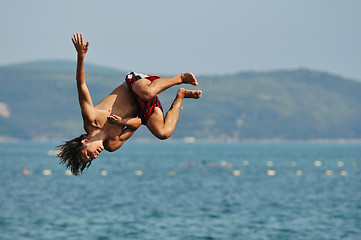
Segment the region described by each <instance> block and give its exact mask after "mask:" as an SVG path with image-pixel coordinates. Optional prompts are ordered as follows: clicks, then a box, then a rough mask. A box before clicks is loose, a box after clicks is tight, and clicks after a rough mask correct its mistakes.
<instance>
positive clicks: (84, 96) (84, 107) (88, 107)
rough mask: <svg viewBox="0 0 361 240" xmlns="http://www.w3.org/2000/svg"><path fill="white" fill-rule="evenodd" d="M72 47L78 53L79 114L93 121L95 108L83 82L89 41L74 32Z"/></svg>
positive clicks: (84, 118) (85, 119) (86, 119)
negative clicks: (85, 41)
mask: <svg viewBox="0 0 361 240" xmlns="http://www.w3.org/2000/svg"><path fill="white" fill-rule="evenodd" d="M72 41H73V44H74V47H75V49H76V51H77V53H78V61H77V68H76V83H77V84H76V86H77V89H78V98H79V104H80V108H81V114H82V116H83V120H84V121H90V122H92V121H94V119H95V109H94V106H93V102H92V100H91V97H90V93H89V89H88V87H87V85H86V83H85V71H84V58H85V54H86V53H87V51H88V47H89V42H87V43H86V44H85V43H84V40H83V34H80V35H79V33H76V34H74V35H73V38H72Z"/></svg>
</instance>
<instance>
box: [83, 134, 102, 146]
mask: <svg viewBox="0 0 361 240" xmlns="http://www.w3.org/2000/svg"><path fill="white" fill-rule="evenodd" d="M87 139H88V140H89V141H90V142H97V141H100V142H101V144H102V147H104V146H103V142H104V140H105V139H106V134H104V133H103V131H98V132H92V133H91V134H89V135H88V137H87Z"/></svg>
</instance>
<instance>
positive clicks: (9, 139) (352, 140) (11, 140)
mask: <svg viewBox="0 0 361 240" xmlns="http://www.w3.org/2000/svg"><path fill="white" fill-rule="evenodd" d="M63 141H64V139H44V138H40V139H17V138H12V137H4V136H0V143H16V142H19V143H21V142H39V143H44V142H54V143H56V142H63ZM158 141H159V140H158V139H155V138H138V139H131V140H130V141H129V142H133V143H156V142H158ZM162 143H189V144H192V143H222V144H223V143H225V144H227V143H265V144H267V143H270V144H272V143H280V144H282V143H316V144H361V138H314V139H277V138H270V139H266V138H265V139H240V140H219V139H194V140H193V141H191V142H189V141H188V140H187V138H174V139H169V140H167V141H162Z"/></svg>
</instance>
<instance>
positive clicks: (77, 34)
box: [76, 32, 80, 43]
mask: <svg viewBox="0 0 361 240" xmlns="http://www.w3.org/2000/svg"><path fill="white" fill-rule="evenodd" d="M79 41H80V36H79V33H78V32H77V33H76V42H77V43H79Z"/></svg>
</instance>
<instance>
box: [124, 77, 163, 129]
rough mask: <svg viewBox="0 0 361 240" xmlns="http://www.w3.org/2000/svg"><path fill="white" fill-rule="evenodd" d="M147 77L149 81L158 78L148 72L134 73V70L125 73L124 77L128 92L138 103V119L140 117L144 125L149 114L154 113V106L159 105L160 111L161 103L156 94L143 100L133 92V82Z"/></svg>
mask: <svg viewBox="0 0 361 240" xmlns="http://www.w3.org/2000/svg"><path fill="white" fill-rule="evenodd" d="M143 78H145V79H148V80H150V81H152V82H153V81H154V80H156V79H158V78H159V77H158V76H151V75H148V74H139V73H135V72H130V73H128V74H127V76H126V78H125V82H126V83H127V86H128V89H129V92H130V94H132V95H133V97H134V98H135V100H136V102H137V103H138V107H139V110H138V117H140V119H142V124H144V125H146V124H147V121H148V119H149V118H150V116H151V115H152V114H153V113H154V109H155V108H156V107H159V108H160V109H161V110H162V111H163V108H162V104H161V103H160V101H159V98H158V97H157V96H155V97H153V98H152V99H150V100H148V101H144V100H142V99H141V98H140V97H138V95H137V94H135V92H134V91H133V84H134V83H135V82H136V81H138V80H139V79H143Z"/></svg>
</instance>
